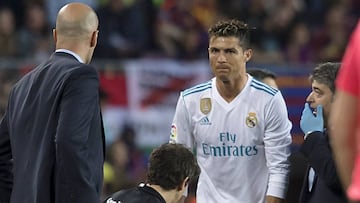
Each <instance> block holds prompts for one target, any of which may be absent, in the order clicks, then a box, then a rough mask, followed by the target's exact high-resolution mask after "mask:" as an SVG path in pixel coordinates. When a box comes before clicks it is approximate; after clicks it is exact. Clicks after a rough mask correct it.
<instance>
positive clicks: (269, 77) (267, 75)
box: [246, 68, 279, 89]
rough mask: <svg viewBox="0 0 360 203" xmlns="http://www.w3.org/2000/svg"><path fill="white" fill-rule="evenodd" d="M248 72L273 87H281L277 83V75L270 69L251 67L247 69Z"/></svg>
mask: <svg viewBox="0 0 360 203" xmlns="http://www.w3.org/2000/svg"><path fill="white" fill-rule="evenodd" d="M246 72H247V73H249V74H250V75H251V76H253V77H254V78H255V79H256V80H259V81H261V82H263V83H265V84H267V85H269V86H270V87H272V88H275V89H279V87H278V85H277V84H276V75H275V73H273V72H271V71H270V70H266V69H257V68H251V69H247V70H246Z"/></svg>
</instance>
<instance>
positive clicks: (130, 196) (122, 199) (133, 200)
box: [104, 183, 166, 203]
mask: <svg viewBox="0 0 360 203" xmlns="http://www.w3.org/2000/svg"><path fill="white" fill-rule="evenodd" d="M145 202H146V203H166V202H165V200H164V198H163V197H162V196H161V195H160V193H158V192H157V191H156V190H154V189H153V188H151V187H148V186H146V185H145V184H143V183H142V184H140V185H139V186H138V187H135V188H131V189H127V190H120V191H118V192H116V193H114V194H113V195H111V197H109V198H107V199H106V200H105V201H104V203H145Z"/></svg>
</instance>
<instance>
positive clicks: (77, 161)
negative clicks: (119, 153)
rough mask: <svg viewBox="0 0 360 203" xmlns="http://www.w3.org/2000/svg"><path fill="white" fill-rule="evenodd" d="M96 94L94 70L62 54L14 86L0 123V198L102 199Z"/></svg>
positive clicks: (58, 202) (62, 202)
mask: <svg viewBox="0 0 360 203" xmlns="http://www.w3.org/2000/svg"><path fill="white" fill-rule="evenodd" d="M98 94H99V79H98V74H97V72H96V70H95V69H94V68H93V67H91V66H89V65H87V64H83V63H80V62H79V61H78V60H76V58H75V57H74V56H72V55H70V54H67V53H64V52H57V53H54V54H53V55H52V56H51V57H50V58H49V60H48V61H46V62H44V63H43V64H41V65H39V66H38V67H36V68H35V69H34V70H32V71H31V72H30V73H28V74H26V75H25V76H24V77H23V78H22V79H21V80H19V81H18V82H17V83H16V84H15V85H14V87H13V88H12V90H11V93H10V96H9V101H8V106H7V110H6V113H5V116H4V117H3V119H2V121H1V124H0V202H2V203H4V202H14V203H17V202H27V203H38V202H41V203H42V202H44V203H45V202H46V203H53V202H54V203H69V202H77V203H92V202H94V203H95V202H99V201H100V194H101V188H102V180H103V162H104V131H103V125H102V118H101V112H100V105H99V95H98ZM10 195H11V201H10Z"/></svg>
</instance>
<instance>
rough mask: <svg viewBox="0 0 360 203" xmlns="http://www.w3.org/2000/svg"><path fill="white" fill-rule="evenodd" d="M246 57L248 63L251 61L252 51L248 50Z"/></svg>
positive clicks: (245, 52) (245, 53)
mask: <svg viewBox="0 0 360 203" xmlns="http://www.w3.org/2000/svg"><path fill="white" fill-rule="evenodd" d="M244 56H245V60H246V62H248V61H250V59H251V57H252V49H246V50H245V51H244Z"/></svg>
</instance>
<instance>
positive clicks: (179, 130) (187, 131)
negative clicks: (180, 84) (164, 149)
mask: <svg viewBox="0 0 360 203" xmlns="http://www.w3.org/2000/svg"><path fill="white" fill-rule="evenodd" d="M192 132H193V130H192V127H191V122H190V118H189V112H188V109H187V107H186V104H185V99H184V97H183V92H181V93H180V97H179V99H178V102H177V105H176V110H175V115H174V119H173V122H172V124H171V132H170V142H171V143H181V144H184V145H186V146H187V147H188V148H190V149H193V147H194V139H193V134H192Z"/></svg>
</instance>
